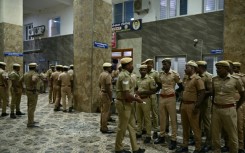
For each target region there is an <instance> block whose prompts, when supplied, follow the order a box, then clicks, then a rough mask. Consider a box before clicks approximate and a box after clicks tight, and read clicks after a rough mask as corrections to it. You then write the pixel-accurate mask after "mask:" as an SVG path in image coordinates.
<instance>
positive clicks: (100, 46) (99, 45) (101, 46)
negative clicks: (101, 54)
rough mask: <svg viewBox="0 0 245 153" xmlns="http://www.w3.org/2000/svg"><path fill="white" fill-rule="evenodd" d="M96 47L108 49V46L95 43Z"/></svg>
mask: <svg viewBox="0 0 245 153" xmlns="http://www.w3.org/2000/svg"><path fill="white" fill-rule="evenodd" d="M94 47H96V48H105V49H107V48H108V44H106V43H102V42H96V41H94Z"/></svg>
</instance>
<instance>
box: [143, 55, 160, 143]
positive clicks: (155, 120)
mask: <svg viewBox="0 0 245 153" xmlns="http://www.w3.org/2000/svg"><path fill="white" fill-rule="evenodd" d="M144 63H145V64H146V65H147V74H148V75H149V76H150V77H152V78H153V79H154V80H155V82H156V84H157V91H158V90H160V89H161V88H162V84H161V81H160V80H159V74H158V72H157V71H156V70H154V69H153V67H154V66H153V64H154V63H153V59H147V60H145V61H144ZM151 112H152V120H153V121H152V124H153V125H152V128H153V131H154V133H153V139H156V138H157V137H158V135H157V131H158V114H159V113H158V112H159V111H158V105H157V96H156V94H153V95H151Z"/></svg>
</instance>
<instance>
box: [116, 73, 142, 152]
mask: <svg viewBox="0 0 245 153" xmlns="http://www.w3.org/2000/svg"><path fill="white" fill-rule="evenodd" d="M134 87H135V86H134V84H133V79H132V77H131V76H130V73H129V72H128V71H127V70H124V69H123V70H122V71H121V72H120V74H119V76H118V80H117V83H116V97H117V100H116V109H117V112H118V119H119V122H118V126H117V134H116V142H115V150H116V151H121V150H123V144H122V141H123V139H124V137H125V134H126V130H127V129H128V131H129V138H130V142H131V147H132V150H133V151H136V150H138V149H139V146H138V144H137V141H136V133H135V116H134V113H135V111H134V104H133V103H129V102H126V100H125V99H124V97H123V96H122V92H123V91H129V92H130V93H131V94H133V93H134Z"/></svg>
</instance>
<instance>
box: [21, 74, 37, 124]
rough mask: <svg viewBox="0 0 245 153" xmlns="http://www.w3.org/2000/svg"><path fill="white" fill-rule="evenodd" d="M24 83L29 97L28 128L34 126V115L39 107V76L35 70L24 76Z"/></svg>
mask: <svg viewBox="0 0 245 153" xmlns="http://www.w3.org/2000/svg"><path fill="white" fill-rule="evenodd" d="M23 81H24V83H25V86H26V95H27V107H28V108H27V109H28V110H27V111H28V123H27V126H31V125H33V124H34V113H35V110H36V106H37V100H38V92H37V83H38V81H39V74H38V73H36V72H35V71H33V70H30V71H29V72H27V73H25V74H24V77H23Z"/></svg>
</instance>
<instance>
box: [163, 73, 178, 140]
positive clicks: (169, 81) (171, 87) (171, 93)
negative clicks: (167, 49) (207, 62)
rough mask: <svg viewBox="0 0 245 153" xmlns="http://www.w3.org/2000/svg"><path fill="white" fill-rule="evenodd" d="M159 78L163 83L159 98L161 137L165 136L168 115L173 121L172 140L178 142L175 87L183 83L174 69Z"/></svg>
mask: <svg viewBox="0 0 245 153" xmlns="http://www.w3.org/2000/svg"><path fill="white" fill-rule="evenodd" d="M159 78H160V80H161V83H162V90H161V93H160V98H159V117H160V137H164V136H165V131H166V125H167V124H168V123H167V121H168V120H167V119H166V117H168V114H169V116H170V119H171V128H172V135H171V140H173V141H176V137H177V121H176V119H177V114H176V96H175V85H176V83H181V80H180V76H179V74H178V73H177V72H176V71H173V70H172V69H170V70H169V72H168V73H165V72H164V71H162V72H160V74H159Z"/></svg>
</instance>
